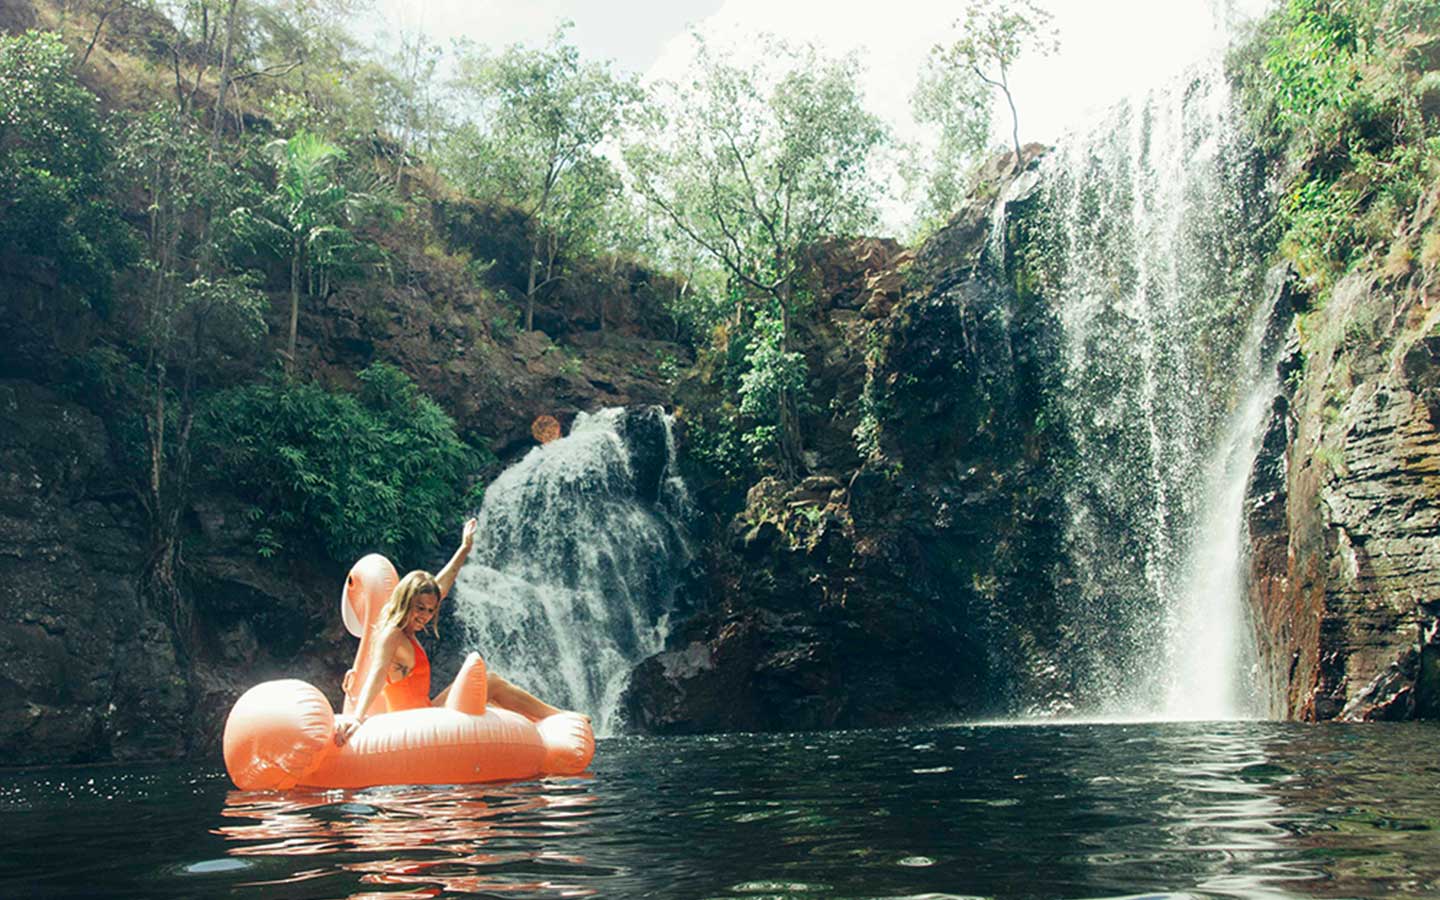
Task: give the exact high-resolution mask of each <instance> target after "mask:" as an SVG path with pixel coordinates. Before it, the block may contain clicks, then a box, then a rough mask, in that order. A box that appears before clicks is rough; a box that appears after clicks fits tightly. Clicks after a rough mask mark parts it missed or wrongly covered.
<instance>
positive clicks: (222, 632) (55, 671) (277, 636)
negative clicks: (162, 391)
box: [0, 379, 344, 765]
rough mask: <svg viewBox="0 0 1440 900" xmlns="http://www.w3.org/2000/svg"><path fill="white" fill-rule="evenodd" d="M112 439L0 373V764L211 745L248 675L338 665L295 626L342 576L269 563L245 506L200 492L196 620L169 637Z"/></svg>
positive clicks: (308, 630) (320, 670)
mask: <svg viewBox="0 0 1440 900" xmlns="http://www.w3.org/2000/svg"><path fill="white" fill-rule="evenodd" d="M111 452H112V448H111V444H110V438H109V437H108V435H107V433H106V429H105V426H104V423H103V422H101V420H100V419H99V418H97V417H96V416H95V415H94V414H92V413H90V412H89V411H87V410H86V409H85V408H84V407H82V406H80V405H78V404H76V403H74V402H73V401H70V400H67V399H66V398H64V397H62V396H61V395H59V394H57V393H55V392H54V391H52V390H50V389H48V388H45V387H42V386H40V385H37V384H34V383H33V382H29V381H22V380H15V379H10V380H0V473H3V474H0V584H3V585H4V588H3V590H0V752H3V756H4V762H5V763H6V764H10V765H32V764H49V763H67V762H89V761H97V760H127V759H137V760H138V759H158V758H173V757H177V756H183V755H187V754H197V755H200V756H205V757H213V756H214V755H215V754H217V753H218V751H219V746H220V744H219V737H220V731H221V728H222V727H223V723H224V717H225V715H226V713H227V712H228V711H229V708H230V704H231V703H232V702H233V700H234V698H235V697H237V696H239V694H240V692H242V691H243V690H244V689H245V688H247V687H249V686H250V684H252V683H253V682H254V681H258V680H261V678H262V677H275V676H276V675H279V674H281V673H282V672H283V673H288V674H292V675H301V676H302V677H310V678H312V679H314V680H315V683H317V684H327V685H328V684H331V683H335V684H338V679H339V671H343V669H341V668H340V666H341V665H343V662H344V658H343V652H336V651H338V650H341V648H340V647H339V646H338V643H336V642H335V641H334V640H332V639H330V638H329V637H328V636H327V635H326V634H325V632H326V629H324V627H323V626H322V625H320V624H319V623H314V624H312V625H311V627H307V626H306V624H303V623H307V622H308V620H309V618H310V617H309V616H307V614H306V612H305V610H306V608H307V607H308V606H309V603H308V598H309V597H311V596H314V595H315V593H317V582H322V581H323V582H324V584H325V585H326V586H327V587H329V586H332V585H334V584H339V583H340V578H342V577H343V575H337V574H335V573H318V572H303V571H295V570H294V567H287V566H285V565H283V564H277V565H269V564H263V561H261V560H259V559H258V558H257V557H255V555H254V551H253V549H252V548H251V547H250V545H248V544H247V545H246V546H245V547H244V549H243V550H242V549H240V546H239V544H238V541H239V540H240V536H243V535H244V534H245V530H246V529H248V528H249V527H251V526H250V525H249V524H247V523H245V522H244V519H243V516H241V515H239V513H238V508H239V504H233V507H234V508H233V509H231V510H230V512H232V513H234V515H231V516H229V517H228V518H227V517H226V514H225V510H224V509H223V506H224V504H223V501H220V500H215V499H211V500H209V501H202V502H201V504H200V512H199V517H200V519H201V520H202V522H203V523H207V524H205V525H203V527H202V535H201V539H200V540H199V541H198V542H197V543H198V544H199V545H200V547H201V548H204V549H203V550H202V551H201V553H200V555H199V557H198V558H195V559H191V560H190V561H189V567H188V571H189V573H190V575H191V578H192V581H193V583H192V585H191V588H192V590H191V594H192V596H193V598H194V604H195V608H194V616H193V622H194V626H195V629H196V634H195V635H194V636H193V639H191V640H181V639H180V638H178V637H177V633H176V630H175V628H174V625H173V623H171V622H170V621H169V619H168V617H166V616H164V615H162V614H160V613H159V612H157V611H155V610H152V609H149V608H148V607H147V604H146V602H145V600H144V597H143V595H142V593H141V591H140V587H139V584H138V580H139V575H140V568H141V563H142V562H143V560H144V557H145V549H146V530H145V525H144V516H143V511H142V510H141V509H140V508H139V506H138V504H136V503H135V502H134V500H133V499H132V494H131V493H130V490H129V488H128V485H127V482H126V481H125V480H124V478H123V473H121V472H120V471H119V470H117V468H116V467H115V465H114V463H113V462H112V456H111ZM227 535H228V536H227ZM207 537H208V538H209V540H210V543H209V544H208V546H207V544H206V538H207ZM227 551H228V553H229V554H231V555H227ZM287 568H288V569H289V571H287ZM325 593H327V594H328V593H331V592H329V591H326V592H325ZM331 630H333V629H331ZM316 633H319V634H321V635H322V636H321V637H318V638H317V637H314V636H313V635H314V634H316Z"/></svg>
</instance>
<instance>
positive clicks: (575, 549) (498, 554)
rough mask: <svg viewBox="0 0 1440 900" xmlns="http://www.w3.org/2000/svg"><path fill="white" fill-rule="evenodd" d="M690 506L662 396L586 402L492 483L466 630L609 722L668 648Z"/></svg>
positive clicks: (462, 584)
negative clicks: (561, 433)
mask: <svg viewBox="0 0 1440 900" xmlns="http://www.w3.org/2000/svg"><path fill="white" fill-rule="evenodd" d="M688 505H689V499H688V497H687V495H686V493H685V486H684V483H683V482H682V481H681V480H680V478H679V477H678V475H677V474H676V472H675V448H674V441H673V437H672V435H671V432H670V421H669V419H668V418H667V417H665V416H664V415H663V414H662V413H661V412H660V411H659V410H658V408H652V409H648V410H624V409H607V410H603V411H601V412H599V413H596V414H594V415H586V414H584V413H581V414H580V415H579V416H578V417H577V418H576V420H575V423H574V425H573V427H572V428H571V431H570V434H569V435H568V436H566V437H564V438H562V439H560V440H557V441H554V442H552V443H550V444H547V445H545V446H541V447H536V448H535V449H533V450H531V451H530V453H529V454H528V455H526V456H525V458H524V459H522V460H521V461H520V462H518V463H516V464H515V465H513V466H511V467H510V468H509V469H506V470H505V472H503V473H502V474H501V475H500V477H499V478H498V479H496V481H495V483H494V484H492V485H491V486H490V487H489V489H488V490H487V491H486V493H485V501H484V505H483V507H482V508H481V510H480V517H479V518H480V528H479V534H478V535H477V538H476V544H475V550H474V552H473V553H472V555H471V557H470V561H469V562H467V563H466V565H465V567H464V568H463V569H462V570H461V571H460V575H459V578H458V579H457V586H458V588H459V590H458V592H457V595H458V597H459V606H458V607H457V610H456V615H457V617H458V619H459V620H460V622H461V623H462V624H463V626H464V628H465V629H466V632H467V633H466V639H467V643H468V644H469V645H471V646H474V647H476V648H477V649H478V650H479V651H480V653H481V655H482V656H484V657H485V660H486V663H487V664H488V665H489V666H490V667H491V670H492V671H494V672H496V673H498V674H500V675H503V676H504V677H505V678H506V679H507V680H509V681H511V682H513V683H514V684H516V685H518V686H520V687H523V688H525V689H526V690H528V691H530V692H531V693H533V694H535V695H536V696H538V697H540V698H541V699H542V700H545V701H546V702H548V703H551V704H554V705H556V706H559V707H562V708H565V709H574V710H578V711H580V712H584V713H587V714H589V715H590V716H591V717H592V718H593V720H594V725H595V730H596V732H597V733H598V734H608V733H609V732H610V731H611V730H612V729H613V728H614V726H615V724H616V721H615V714H616V710H617V707H618V704H619V699H620V694H621V692H622V691H623V690H624V688H625V683H626V680H627V678H628V676H629V674H630V670H631V669H632V668H633V667H634V666H635V665H636V664H637V663H638V662H640V660H642V659H644V658H645V657H647V656H649V655H651V654H654V653H658V652H659V651H660V650H661V649H663V647H664V644H665V637H666V634H667V630H668V618H669V611H670V603H671V600H672V598H673V594H674V590H675V585H676V581H677V578H678V576H679V574H680V572H681V571H682V570H683V568H684V567H685V565H686V564H687V563H688V561H689V558H690V549H689V547H688V545H687V542H686V536H685V530H684V520H685V516H686V512H687V509H688Z"/></svg>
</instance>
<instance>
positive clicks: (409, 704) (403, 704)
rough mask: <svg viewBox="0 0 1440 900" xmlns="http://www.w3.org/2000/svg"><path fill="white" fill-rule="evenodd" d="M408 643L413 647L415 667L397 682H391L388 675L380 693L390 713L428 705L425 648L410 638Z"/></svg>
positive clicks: (428, 689)
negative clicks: (383, 696)
mask: <svg viewBox="0 0 1440 900" xmlns="http://www.w3.org/2000/svg"><path fill="white" fill-rule="evenodd" d="M410 643H411V644H412V645H413V646H414V647H415V665H414V666H412V667H411V669H410V673H409V674H408V675H406V676H405V677H404V678H402V679H400V680H399V681H391V680H390V678H389V676H388V675H387V676H386V678H385V689H384V691H383V692H382V693H383V694H384V695H385V703H386V705H387V706H389V707H390V712H399V711H400V710H402V709H421V708H424V707H426V706H429V705H430V657H428V656H426V655H425V648H424V647H422V646H420V642H419V641H417V640H415V638H413V637H412V638H410Z"/></svg>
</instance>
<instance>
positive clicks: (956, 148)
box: [911, 0, 1059, 216]
mask: <svg viewBox="0 0 1440 900" xmlns="http://www.w3.org/2000/svg"><path fill="white" fill-rule="evenodd" d="M1052 18H1053V17H1052V16H1051V14H1050V13H1049V12H1047V11H1046V10H1044V9H1041V8H1040V7H1039V6H1037V5H1036V4H1035V3H1034V2H1033V0H971V2H970V3H969V4H968V5H967V6H966V8H965V16H964V18H962V19H959V20H957V21H956V22H955V28H956V30H957V31H959V32H960V37H959V39H958V40H956V41H955V42H954V43H953V44H951V45H949V46H948V47H947V46H944V45H936V47H935V48H934V49H933V50H932V51H931V53H930V60H929V63H928V65H927V68H926V71H925V72H924V73H923V74H922V76H921V80H920V86H919V88H918V89H917V91H916V94H915V96H914V97H913V98H912V100H911V102H912V104H913V106H914V109H915V114H916V118H917V120H919V121H921V122H933V123H935V124H938V125H939V126H940V151H939V159H938V160H937V164H941V165H943V164H945V163H949V164H950V165H955V164H957V163H960V161H962V160H965V159H967V158H973V156H974V155H975V154H977V153H978V152H980V151H981V150H983V149H984V146H985V140H986V134H987V133H988V132H989V127H990V102H991V99H992V98H993V96H994V92H995V91H996V90H998V91H1000V93H1001V94H1002V95H1003V96H1004V97H1005V102H1006V104H1007V105H1008V106H1009V107H1010V125H1011V139H1012V140H1013V142H1014V150H1015V165H1016V166H1018V165H1019V164H1020V116H1019V113H1018V112H1017V111H1016V109H1015V97H1014V95H1013V94H1012V93H1011V92H1010V70H1011V69H1012V68H1013V67H1014V65H1015V63H1016V62H1017V61H1019V59H1020V57H1021V56H1023V55H1024V54H1025V53H1026V52H1027V51H1033V52H1036V53H1040V54H1041V55H1048V54H1051V53H1054V52H1055V51H1056V50H1057V49H1059V39H1058V37H1057V34H1056V31H1055V29H1054V27H1053V26H1052V25H1051V19H1052ZM946 175H947V173H945V172H944V171H943V170H941V171H937V172H936V173H935V176H934V177H936V178H939V179H940V180H939V181H935V180H933V179H932V182H931V186H930V191H931V197H930V202H931V205H932V208H933V210H934V212H935V213H938V214H940V215H942V216H943V215H945V214H948V213H949V212H952V211H953V209H954V207H953V204H954V203H955V202H956V201H957V200H959V199H960V195H958V194H957V193H956V192H955V185H954V183H953V176H951V179H952V180H949V181H947V180H946ZM946 204H950V205H949V206H947V205H946Z"/></svg>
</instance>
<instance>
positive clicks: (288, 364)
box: [285, 237, 301, 375]
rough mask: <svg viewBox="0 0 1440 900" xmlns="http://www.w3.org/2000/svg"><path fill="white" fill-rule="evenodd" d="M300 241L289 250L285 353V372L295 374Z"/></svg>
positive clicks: (298, 314) (298, 318) (298, 322)
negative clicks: (288, 315) (288, 311)
mask: <svg viewBox="0 0 1440 900" xmlns="http://www.w3.org/2000/svg"><path fill="white" fill-rule="evenodd" d="M300 249H301V248H300V239H299V238H298V237H297V238H296V239H295V242H294V244H293V246H292V247H291V250H290V343H289V345H288V346H287V349H286V351H285V372H286V374H288V375H293V374H295V337H296V335H297V334H298V333H299V331H300Z"/></svg>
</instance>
